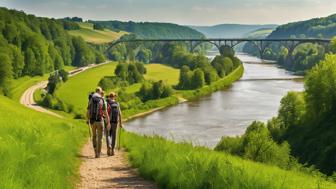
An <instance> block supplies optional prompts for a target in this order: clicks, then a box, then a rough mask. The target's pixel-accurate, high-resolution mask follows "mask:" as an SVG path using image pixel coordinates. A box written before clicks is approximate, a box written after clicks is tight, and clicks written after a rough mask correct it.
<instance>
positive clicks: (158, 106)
mask: <svg viewBox="0 0 336 189" xmlns="http://www.w3.org/2000/svg"><path fill="white" fill-rule="evenodd" d="M243 74H244V66H243V65H242V64H241V65H240V66H238V67H237V68H236V69H235V70H233V71H232V72H231V73H230V74H229V75H227V76H225V77H224V78H222V79H220V80H218V81H216V82H214V83H212V84H211V85H206V86H204V87H202V88H200V89H196V90H185V91H177V93H176V94H175V95H174V96H172V97H168V98H164V99H158V100H150V101H148V102H146V103H145V105H146V107H151V108H148V109H141V110H132V109H131V110H126V111H125V112H124V114H125V115H126V116H125V118H124V119H123V120H124V121H130V120H133V119H135V118H139V117H143V116H146V115H149V114H151V113H154V112H156V111H159V110H162V109H165V108H168V107H170V106H174V105H177V104H179V103H184V102H187V101H190V100H195V99H197V98H200V97H203V96H206V95H210V94H211V93H212V92H215V91H218V90H222V89H225V88H226V87H229V86H230V85H231V84H232V83H233V82H235V81H237V80H239V79H240V78H241V77H242V76H243Z"/></svg>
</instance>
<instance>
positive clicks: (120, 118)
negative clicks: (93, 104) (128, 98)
mask: <svg viewBox="0 0 336 189" xmlns="http://www.w3.org/2000/svg"><path fill="white" fill-rule="evenodd" d="M118 108H119V127H120V128H123V125H122V115H121V109H120V106H118Z"/></svg>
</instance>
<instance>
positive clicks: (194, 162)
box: [121, 132, 336, 189]
mask: <svg viewBox="0 0 336 189" xmlns="http://www.w3.org/2000/svg"><path fill="white" fill-rule="evenodd" d="M121 144H122V146H123V147H125V148H126V150H127V151H128V157H129V160H130V162H131V164H132V165H133V166H134V167H136V168H138V170H139V172H140V175H141V176H143V177H144V178H146V179H150V180H153V181H155V182H156V183H157V184H158V185H159V187H160V188H237V189H240V188H251V189H255V188H265V189H271V188H305V189H308V188H336V185H335V184H334V183H331V182H327V181H326V180H324V179H323V178H321V177H319V176H311V175H308V174H304V173H301V172H296V171H287V170H283V169H280V168H278V167H275V166H270V165H265V164H261V163H256V162H252V161H248V160H243V159H241V158H239V157H235V156H232V155H229V154H226V153H223V152H215V151H212V150H210V149H207V148H203V147H195V146H192V145H191V144H188V143H175V142H172V141H168V140H165V139H163V138H160V137H157V136H154V137H147V136H139V135H136V134H132V133H128V132H123V133H122V137H121Z"/></svg>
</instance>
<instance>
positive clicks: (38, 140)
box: [0, 96, 87, 188]
mask: <svg viewBox="0 0 336 189" xmlns="http://www.w3.org/2000/svg"><path fill="white" fill-rule="evenodd" d="M0 107H1V108H0V188H73V187H74V184H75V183H74V181H75V180H76V179H75V178H76V177H77V174H78V166H79V161H78V158H76V156H77V154H78V151H79V148H80V147H81V145H82V144H83V142H84V141H85V138H86V127H87V126H85V125H84V124H83V123H80V122H75V121H73V120H61V119H57V118H54V117H52V116H49V115H47V114H42V113H38V112H36V111H33V110H30V109H27V108H25V107H23V106H22V105H20V104H18V103H16V102H14V101H11V100H10V99H7V98H6V97H3V96H0Z"/></svg>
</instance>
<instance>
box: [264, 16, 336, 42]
mask: <svg viewBox="0 0 336 189" xmlns="http://www.w3.org/2000/svg"><path fill="white" fill-rule="evenodd" d="M333 36H336V14H334V15H331V16H328V17H324V18H313V19H310V20H305V21H300V22H293V23H288V24H284V25H281V26H279V27H277V28H276V29H275V30H274V31H273V32H272V33H271V34H270V35H269V38H285V37H299V38H303V37H323V38H331V37H333Z"/></svg>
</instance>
